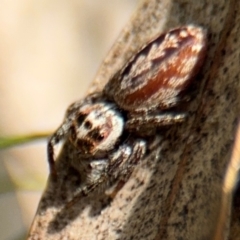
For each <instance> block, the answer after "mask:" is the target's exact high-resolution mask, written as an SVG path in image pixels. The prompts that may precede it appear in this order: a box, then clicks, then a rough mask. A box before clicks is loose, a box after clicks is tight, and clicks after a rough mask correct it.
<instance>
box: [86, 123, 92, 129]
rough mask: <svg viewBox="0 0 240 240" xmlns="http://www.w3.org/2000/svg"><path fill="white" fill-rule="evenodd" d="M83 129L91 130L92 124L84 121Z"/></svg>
mask: <svg viewBox="0 0 240 240" xmlns="http://www.w3.org/2000/svg"><path fill="white" fill-rule="evenodd" d="M84 127H85V128H86V129H91V128H92V123H91V122H90V121H86V122H85V123H84Z"/></svg>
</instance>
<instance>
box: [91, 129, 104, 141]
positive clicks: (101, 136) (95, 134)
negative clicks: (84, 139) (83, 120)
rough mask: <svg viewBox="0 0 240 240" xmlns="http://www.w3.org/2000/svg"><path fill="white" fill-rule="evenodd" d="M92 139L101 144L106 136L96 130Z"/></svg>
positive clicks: (92, 134) (92, 133)
mask: <svg viewBox="0 0 240 240" xmlns="http://www.w3.org/2000/svg"><path fill="white" fill-rule="evenodd" d="M91 137H92V138H93V139H94V140H96V141H98V142H100V141H102V140H103V139H104V136H103V135H102V134H101V133H100V132H99V130H98V129H94V130H93V131H92V132H91Z"/></svg>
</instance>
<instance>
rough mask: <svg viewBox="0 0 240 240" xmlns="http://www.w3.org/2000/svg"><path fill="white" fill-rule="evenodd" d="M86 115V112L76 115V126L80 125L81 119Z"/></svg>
mask: <svg viewBox="0 0 240 240" xmlns="http://www.w3.org/2000/svg"><path fill="white" fill-rule="evenodd" d="M86 117H87V115H86V114H82V113H80V114H79V115H78V116H77V124H78V126H80V125H82V123H83V121H84V120H85V118H86Z"/></svg>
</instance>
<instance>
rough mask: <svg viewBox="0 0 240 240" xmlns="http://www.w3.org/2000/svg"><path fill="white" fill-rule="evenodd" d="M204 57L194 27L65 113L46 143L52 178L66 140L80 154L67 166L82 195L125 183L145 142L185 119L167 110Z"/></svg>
mask: <svg viewBox="0 0 240 240" xmlns="http://www.w3.org/2000/svg"><path fill="white" fill-rule="evenodd" d="M205 54H206V33H205V31H204V30H203V29H202V28H201V27H197V26H192V25H187V26H183V27H179V28H176V29H173V30H170V31H168V32H166V33H164V34H161V35H159V36H157V37H156V38H155V39H154V40H152V41H151V42H149V43H148V44H146V45H145V46H144V47H143V48H142V49H141V50H140V51H139V52H138V53H137V54H136V55H135V56H134V57H133V58H132V59H131V60H130V61H129V62H128V63H127V64H126V65H125V67H123V68H122V69H121V70H120V71H119V72H118V73H116V74H115V75H114V76H113V77H112V78H111V79H110V81H109V82H108V83H107V84H106V86H105V87H104V89H103V91H102V92H99V93H94V94H91V95H88V96H87V97H85V98H84V99H82V100H80V101H78V102H75V103H73V104H72V105H71V106H70V107H69V108H68V110H67V113H66V116H65V119H64V121H63V123H62V125H61V126H60V127H59V128H58V129H57V131H56V132H55V133H54V134H53V135H52V137H51V138H50V140H49V143H48V161H49V164H50V170H51V173H52V174H53V175H54V174H55V175H56V169H55V159H54V146H55V145H56V144H57V143H58V142H59V141H60V140H64V139H69V140H70V142H71V144H73V146H74V148H75V149H76V150H77V154H78V157H76V158H75V159H73V160H72V162H71V163H70V164H71V165H72V166H73V167H74V168H75V169H76V170H78V172H79V174H80V176H81V180H82V182H81V194H82V195H87V194H88V193H89V192H91V191H92V190H93V189H95V188H96V187H97V186H99V185H100V184H102V183H104V182H107V181H108V180H109V179H117V180H119V181H123V182H124V181H126V179H128V177H129V176H130V174H131V172H132V171H133V169H134V167H135V166H136V165H137V163H138V162H139V161H140V160H141V159H142V158H143V157H144V155H145V153H146V149H147V144H146V141H145V137H146V136H149V135H150V136H151V135H152V134H155V131H156V129H157V128H159V127H162V126H167V125H172V124H175V123H178V122H182V121H184V119H185V118H186V113H177V112H174V111H170V109H171V108H172V107H176V105H177V104H178V103H179V102H180V101H181V97H182V95H183V93H184V92H185V90H186V89H187V87H188V86H189V84H190V83H191V81H192V80H193V78H194V76H195V75H196V74H197V73H198V71H199V69H200V67H201V65H202V63H203V60H204V57H205ZM83 176H84V177H83ZM82 177H83V178H82Z"/></svg>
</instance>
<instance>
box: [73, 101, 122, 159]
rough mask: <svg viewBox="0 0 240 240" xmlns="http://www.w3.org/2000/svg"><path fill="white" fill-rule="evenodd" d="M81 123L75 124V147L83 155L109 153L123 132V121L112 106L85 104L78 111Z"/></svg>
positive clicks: (106, 104)
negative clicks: (81, 118)
mask: <svg viewBox="0 0 240 240" xmlns="http://www.w3.org/2000/svg"><path fill="white" fill-rule="evenodd" d="M79 116H84V117H83V120H82V122H77V121H76V122H75V128H74V129H75V133H74V134H75V135H76V136H75V140H74V142H75V145H76V146H77V147H78V148H79V149H80V151H81V150H82V151H84V152H85V153H91V154H94V153H97V152H98V151H101V152H102V151H109V150H111V149H112V148H113V147H114V145H115V144H116V142H117V140H118V139H119V137H120V136H121V134H122V132H123V125H124V120H123V118H122V116H121V115H120V113H119V112H118V111H117V110H116V109H115V105H114V104H108V103H97V104H87V105H85V106H83V107H82V108H81V109H80V111H79Z"/></svg>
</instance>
